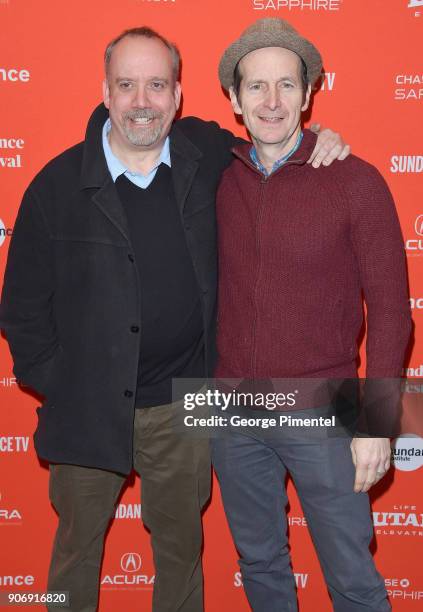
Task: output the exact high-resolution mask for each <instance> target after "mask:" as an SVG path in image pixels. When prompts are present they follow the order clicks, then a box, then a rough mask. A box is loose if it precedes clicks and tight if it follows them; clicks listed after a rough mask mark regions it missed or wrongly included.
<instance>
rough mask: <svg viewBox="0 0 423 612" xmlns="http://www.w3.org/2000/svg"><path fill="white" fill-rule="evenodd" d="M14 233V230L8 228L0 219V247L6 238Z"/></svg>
mask: <svg viewBox="0 0 423 612" xmlns="http://www.w3.org/2000/svg"><path fill="white" fill-rule="evenodd" d="M12 233H13V230H12V228H10V227H6V226H5V224H4V223H3V221H2V220H1V219H0V246H1V245H2V244H3V242H4V241H5V240H6V236H11V235H12Z"/></svg>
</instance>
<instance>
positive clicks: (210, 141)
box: [0, 105, 235, 474]
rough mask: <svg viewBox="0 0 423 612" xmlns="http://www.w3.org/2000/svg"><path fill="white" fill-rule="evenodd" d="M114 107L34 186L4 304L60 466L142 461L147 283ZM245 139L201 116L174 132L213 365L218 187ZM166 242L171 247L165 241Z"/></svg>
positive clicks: (43, 450)
mask: <svg viewBox="0 0 423 612" xmlns="http://www.w3.org/2000/svg"><path fill="white" fill-rule="evenodd" d="M107 116H108V115H107V111H106V109H105V107H104V106H103V105H100V106H99V107H97V108H96V109H95V111H94V113H93V115H92V116H91V118H90V120H89V123H88V126H87V132H86V138H85V141H84V142H82V143H80V144H77V145H76V146H74V147H72V148H71V149H68V150H67V151H65V152H64V153H62V154H61V155H59V156H58V157H56V158H55V159H53V160H52V161H50V162H49V163H48V164H47V165H46V166H45V168H44V169H43V170H42V171H41V172H40V173H39V174H38V175H37V176H36V178H35V179H34V180H33V181H32V183H31V184H30V186H29V187H28V189H27V191H26V193H25V195H24V198H23V201H22V204H21V207H20V209H19V213H18V217H17V220H16V224H15V227H14V232H13V237H12V240H11V244H10V249H9V256H8V261H7V266H6V274H5V281H4V287H3V293H2V303H1V310H0V325H1V327H2V328H3V329H4V330H5V332H6V336H7V339H8V342H9V344H10V349H11V352H12V356H13V359H14V372H15V375H16V378H17V380H18V381H19V382H20V383H22V384H24V385H27V386H29V387H31V388H33V389H35V390H36V391H37V392H38V393H40V394H41V395H43V396H44V397H45V401H44V403H43V406H42V407H41V408H40V409H38V416H39V422H38V427H37V430H36V433H35V436H34V439H35V447H36V450H37V453H38V455H39V456H40V457H41V458H43V459H46V460H47V461H50V462H58V463H69V464H75V465H83V466H90V467H98V468H103V469H107V470H114V471H117V472H121V473H123V474H127V473H129V472H130V470H131V468H132V437H133V421H134V401H135V391H136V384H137V372H138V360H139V350H140V338H141V336H142V329H141V323H140V291H141V290H142V288H141V287H140V286H139V281H138V275H137V269H136V262H135V258H134V253H133V248H132V245H131V241H130V238H129V230H128V223H127V219H126V217H125V213H124V209H123V207H122V204H121V202H120V200H119V198H118V195H117V191H116V188H115V185H114V183H113V180H112V178H111V176H110V173H109V171H108V168H107V164H106V160H105V157H104V153H103V148H102V140H101V138H102V127H103V124H104V122H105V120H106V119H107ZM234 142H235V139H234V136H233V135H232V134H231V133H230V132H227V131H226V130H222V129H220V128H219V126H218V125H217V124H216V123H213V122H210V123H206V122H204V121H201V120H200V119H197V118H195V117H188V118H184V119H181V120H179V121H176V122H175V123H174V125H173V127H172V130H171V133H170V153H171V164H172V168H171V174H172V180H173V187H174V191H175V195H176V201H177V205H178V207H179V210H180V214H181V220H182V223H183V227H184V231H185V238H186V242H187V246H188V250H189V253H190V256H191V258H192V262H193V266H194V270H195V274H196V277H197V281H198V285H199V291H200V293H201V296H202V308H203V325H204V341H205V349H206V372H205V375H210V374H211V373H212V370H213V367H214V361H215V317H216V280H217V279H216V268H217V261H216V222H215V195H216V189H217V186H218V183H219V179H220V176H221V174H222V172H223V170H224V169H225V168H226V167H227V166H228V165H229V163H230V162H231V160H232V156H231V153H230V149H231V147H232V146H233V145H234ZM164 246H165V245H164Z"/></svg>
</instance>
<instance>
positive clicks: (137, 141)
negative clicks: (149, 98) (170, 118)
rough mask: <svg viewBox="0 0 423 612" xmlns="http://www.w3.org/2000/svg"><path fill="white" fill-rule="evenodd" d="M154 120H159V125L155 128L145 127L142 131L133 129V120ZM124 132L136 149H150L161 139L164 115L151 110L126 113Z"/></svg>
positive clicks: (135, 110)
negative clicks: (149, 147)
mask: <svg viewBox="0 0 423 612" xmlns="http://www.w3.org/2000/svg"><path fill="white" fill-rule="evenodd" d="M142 118H147V119H150V118H153V119H158V120H159V121H158V123H157V124H155V125H154V126H151V127H150V128H148V127H143V128H141V129H140V130H138V129H136V128H132V127H131V119H142ZM123 119H124V123H123V130H124V132H125V136H126V137H127V139H128V140H129V142H130V143H131V144H133V145H135V146H136V147H148V146H151V145H154V144H156V142H157V141H158V140H159V139H160V136H161V134H162V130H163V115H162V113H157V112H155V111H153V110H152V109H151V108H140V109H134V110H133V111H129V112H127V113H125V115H124V117H123Z"/></svg>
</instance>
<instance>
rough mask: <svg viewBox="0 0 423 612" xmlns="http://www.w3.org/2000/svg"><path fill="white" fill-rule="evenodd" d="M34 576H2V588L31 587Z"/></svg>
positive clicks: (0, 583) (0, 580)
mask: <svg viewBox="0 0 423 612" xmlns="http://www.w3.org/2000/svg"><path fill="white" fill-rule="evenodd" d="M34 582H35V578H34V576H31V575H28V576H0V586H31V585H32V584H34Z"/></svg>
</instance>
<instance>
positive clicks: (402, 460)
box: [391, 434, 423, 472]
mask: <svg viewBox="0 0 423 612" xmlns="http://www.w3.org/2000/svg"><path fill="white" fill-rule="evenodd" d="M391 459H392V464H393V466H394V467H395V468H396V469H397V470H400V471H401V472H413V471H415V470H418V469H419V468H421V467H422V465H423V438H420V436H416V435H415V434H402V435H401V436H399V437H398V438H396V439H395V440H393V441H392V442H391Z"/></svg>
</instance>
